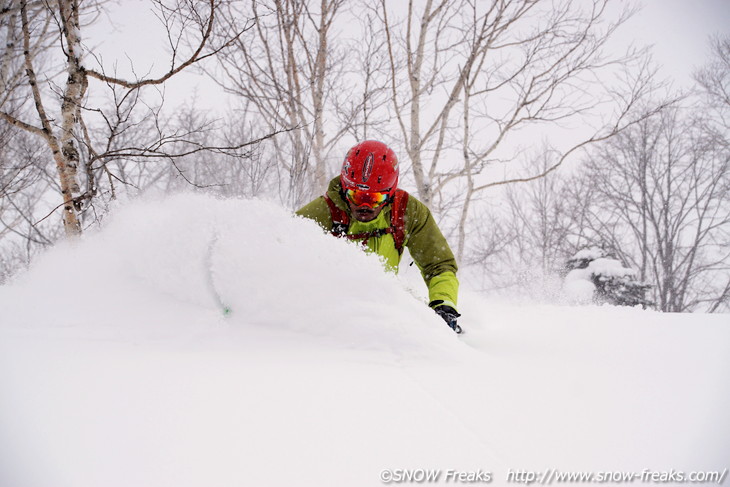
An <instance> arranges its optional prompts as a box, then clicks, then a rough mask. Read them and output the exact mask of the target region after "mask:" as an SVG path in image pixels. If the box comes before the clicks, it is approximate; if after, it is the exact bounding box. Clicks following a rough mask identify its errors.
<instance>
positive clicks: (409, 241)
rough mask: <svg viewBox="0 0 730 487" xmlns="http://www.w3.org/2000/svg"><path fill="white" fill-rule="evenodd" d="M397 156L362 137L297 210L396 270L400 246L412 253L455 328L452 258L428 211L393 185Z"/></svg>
mask: <svg viewBox="0 0 730 487" xmlns="http://www.w3.org/2000/svg"><path fill="white" fill-rule="evenodd" d="M398 174H399V169H398V158H397V157H396V155H395V153H394V152H393V151H392V150H391V149H390V148H389V147H388V146H387V145H385V144H384V143H382V142H378V141H375V140H366V141H364V142H361V143H359V144H357V145H356V146H354V147H353V148H352V149H350V150H349V151H348V152H347V156H346V157H345V162H344V163H343V165H342V172H341V174H340V175H339V176H337V177H335V178H334V179H332V180H331V181H330V183H329V187H328V189H327V192H326V193H325V194H324V195H323V196H320V197H318V198H316V199H315V200H313V201H311V202H310V203H308V204H307V205H305V206H304V207H302V208H301V209H299V211H297V215H300V216H303V217H305V218H309V219H312V220H314V221H316V222H317V223H318V224H319V225H320V226H322V227H323V228H324V229H325V230H328V231H330V232H331V233H332V234H333V235H335V236H337V237H343V238H347V239H350V240H359V241H361V242H362V244H363V246H364V247H365V249H366V251H368V252H374V253H376V254H378V255H380V256H381V257H382V258H383V260H384V262H385V266H386V268H388V269H389V270H392V271H393V272H397V271H398V264H399V263H400V259H401V254H402V253H403V247H408V251H409V252H410V254H411V257H413V260H414V261H415V263H416V265H418V268H419V269H420V271H421V275H422V276H423V280H424V281H425V282H426V286H427V287H428V295H429V301H430V302H429V306H430V307H431V308H432V309H433V310H434V311H435V312H436V313H438V315H439V316H441V318H443V319H444V321H446V323H447V324H448V325H449V326H450V327H451V328H452V329H453V330H454V331H455V332H456V333H461V332H462V330H461V327H460V326H459V325H458V324H457V318H458V317H459V316H461V315H460V314H459V313H458V312H457V311H456V299H457V294H458V291H459V281H458V279H457V278H456V271H457V266H456V259H454V254H453V253H452V252H451V249H450V248H449V244H448V243H447V242H446V239H445V238H444V236H443V234H442V233H441V230H439V228H438V226H437V225H436V221H435V220H434V219H433V216H431V211H430V210H429V209H428V208H427V207H426V205H424V204H423V203H421V202H420V201H418V200H417V199H416V198H414V197H413V196H410V195H409V194H408V193H407V192H405V191H404V190H402V189H398Z"/></svg>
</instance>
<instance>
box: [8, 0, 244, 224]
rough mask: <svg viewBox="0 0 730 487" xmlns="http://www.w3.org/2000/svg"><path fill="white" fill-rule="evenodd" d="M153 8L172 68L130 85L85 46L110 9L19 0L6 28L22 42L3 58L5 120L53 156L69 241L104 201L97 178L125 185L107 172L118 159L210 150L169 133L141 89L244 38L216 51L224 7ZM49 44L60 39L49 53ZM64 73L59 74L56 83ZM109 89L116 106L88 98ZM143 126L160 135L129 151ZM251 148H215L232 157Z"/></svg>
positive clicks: (144, 135) (175, 3)
mask: <svg viewBox="0 0 730 487" xmlns="http://www.w3.org/2000/svg"><path fill="white" fill-rule="evenodd" d="M151 4H152V5H153V7H154V8H155V9H156V14H157V16H158V18H159V19H160V21H161V22H162V25H163V28H164V29H165V31H166V34H167V39H168V42H169V46H168V47H169V52H170V62H169V64H168V67H167V69H166V70H165V71H164V72H163V73H161V74H159V75H155V76H149V77H137V76H135V77H134V78H132V79H124V78H122V77H119V76H116V75H115V74H112V73H108V72H106V70H105V68H104V65H103V64H102V63H101V60H100V59H98V58H96V57H95V54H94V52H93V51H89V49H88V48H87V47H86V45H85V44H84V43H83V42H82V32H83V28H84V26H85V25H87V24H88V23H89V22H93V21H94V19H95V18H96V16H97V15H98V14H99V12H100V11H101V10H102V9H103V8H104V3H103V2H94V1H87V2H82V1H80V0H56V1H53V2H47V1H44V2H33V1H30V0H14V1H13V2H10V4H9V7H8V9H7V11H8V14H7V15H8V17H7V18H8V20H7V22H6V21H5V20H4V21H3V24H2V27H3V28H4V29H5V32H6V38H8V39H19V40H20V45H18V46H15V45H13V47H12V49H11V48H10V47H8V49H7V50H6V51H5V53H4V58H3V70H4V71H3V79H4V80H5V81H4V84H5V86H7V87H8V89H9V92H7V93H6V94H4V95H3V99H2V105H1V106H0V118H1V119H3V120H4V121H5V122H7V123H9V124H11V125H13V126H14V127H17V128H20V129H22V130H25V131H27V132H29V133H31V134H33V135H35V136H37V137H39V138H40V139H41V140H42V141H43V142H44V143H45V145H46V147H47V148H48V150H49V151H50V153H51V154H52V157H53V160H54V162H55V166H56V170H57V175H58V176H57V177H58V181H59V190H60V192H61V195H62V201H63V203H62V205H60V206H62V208H63V222H64V228H65V233H66V235H77V234H79V233H80V232H81V229H82V225H81V216H82V212H83V210H84V208H85V207H88V205H89V202H90V201H92V200H93V199H94V198H95V196H96V195H97V194H98V184H99V183H100V181H99V180H98V172H99V171H106V173H107V176H108V177H109V180H110V181H112V180H113V179H116V180H118V181H119V182H123V183H126V181H125V180H124V177H123V175H120V174H116V175H114V174H112V173H111V172H110V171H109V166H108V164H109V163H110V162H111V161H115V160H119V159H127V160H129V159H135V158H145V159H148V160H149V159H156V160H164V161H174V160H175V159H176V158H179V157H184V156H186V155H189V154H192V153H196V152H201V151H205V150H208V149H210V148H209V147H205V146H201V145H200V143H198V142H196V141H195V140H193V138H192V137H190V133H191V132H184V131H177V130H175V129H172V130H169V127H166V124H164V123H162V120H161V111H160V106H159V105H158V106H153V105H150V104H149V103H148V102H146V101H144V100H143V98H142V92H143V90H144V89H146V88H153V89H154V87H157V86H161V85H162V84H163V83H165V82H166V81H167V80H169V79H170V78H172V77H173V76H176V75H177V74H179V73H180V72H182V71H183V70H185V69H187V68H189V67H190V66H193V65H195V64H197V63H200V62H201V61H203V60H205V59H207V58H211V57H213V56H215V55H217V54H218V53H220V52H221V51H222V50H224V49H226V48H227V47H229V45H230V44H231V42H232V41H233V40H235V39H236V38H237V37H238V36H239V35H240V34H241V33H242V32H241V31H239V32H236V33H234V35H233V37H232V38H231V39H229V40H228V42H222V43H221V42H219V43H218V44H216V45H215V46H214V45H213V44H212V42H211V39H212V35H213V32H214V29H215V26H216V22H217V19H218V16H219V9H220V4H219V2H217V1H216V0H206V1H185V0H171V1H165V0H151ZM3 18H5V14H4V17H3ZM49 33H50V34H51V35H50V36H49ZM54 36H55V37H54ZM49 38H50V39H52V40H53V41H55V42H53V44H52V47H53V49H52V50H51V49H50V48H51V45H49V44H48V41H47V39H49ZM43 49H46V51H45V53H46V55H47V56H48V57H50V61H49V62H48V66H45V65H42V64H41V63H40V62H39V59H38V55H39V53H40V52H43ZM6 61H7V62H6ZM21 63H22V66H21V65H20V64H21ZM6 66H7V69H6ZM58 72H60V73H62V75H61V76H56V73H58ZM92 90H96V91H94V93H91V91H92ZM104 90H107V93H108V94H107V95H106V99H107V100H109V102H107V103H104V102H101V103H99V102H98V101H97V102H94V103H92V102H91V101H90V100H92V99H94V100H98V96H100V93H101V92H103V91H104ZM92 94H95V95H96V96H92ZM28 101H32V103H30V104H29V103H27V102H28ZM29 105H30V106H32V109H29V108H30V106H29ZM31 112H32V114H31ZM142 126H146V127H147V128H149V127H152V128H153V129H152V130H145V131H138V132H137V133H136V134H135V135H136V137H126V142H128V143H129V145H127V144H121V143H120V142H122V141H123V140H124V139H125V136H128V135H130V134H129V133H130V132H131V131H133V130H134V129H135V128H138V127H142ZM132 139H134V140H132ZM250 143H251V142H241V143H238V144H235V145H233V146H230V147H219V148H218V149H219V150H227V151H232V152H235V151H237V150H239V149H241V148H243V147H245V146H247V145H248V144H250ZM82 183H85V185H82Z"/></svg>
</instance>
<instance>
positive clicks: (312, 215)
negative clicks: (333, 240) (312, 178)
mask: <svg viewBox="0 0 730 487" xmlns="http://www.w3.org/2000/svg"><path fill="white" fill-rule="evenodd" d="M296 214H297V215H298V216H302V217H304V218H309V219H310V220H314V221H316V222H317V223H318V224H319V226H321V227H322V228H324V229H325V230H331V229H332V214H331V213H330V209H329V207H328V206H327V202H326V201H325V200H324V198H323V197H321V196H320V197H318V198H316V199H314V200H312V201H310V202H309V203H307V204H306V205H304V206H302V207H301V208H299V209H298V210H297V212H296Z"/></svg>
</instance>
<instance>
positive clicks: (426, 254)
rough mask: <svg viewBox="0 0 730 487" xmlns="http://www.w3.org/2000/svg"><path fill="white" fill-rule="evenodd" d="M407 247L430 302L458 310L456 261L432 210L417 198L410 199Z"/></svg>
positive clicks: (407, 217) (407, 211)
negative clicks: (418, 270)
mask: <svg viewBox="0 0 730 487" xmlns="http://www.w3.org/2000/svg"><path fill="white" fill-rule="evenodd" d="M406 247H408V251H409V252H410V254H411V257H413V260H414V261H415V262H416V265H418V268H419V269H420V270H421V275H422V276H423V280H424V281H425V282H426V286H427V287H428V298H429V301H430V302H431V303H433V302H434V301H442V303H439V304H445V305H448V306H451V307H453V308H454V309H456V302H457V297H458V294H459V280H458V279H457V278H456V271H457V270H458V267H457V265H456V259H455V258H454V254H453V253H452V252H451V248H450V247H449V244H448V242H447V241H446V238H444V236H443V234H442V233H441V230H440V229H439V227H438V225H437V224H436V220H434V218H433V215H431V211H430V210H429V209H428V208H427V207H426V205H424V204H423V203H421V202H420V201H418V200H417V199H416V198H413V197H410V198H409V199H408V207H407V209H406Z"/></svg>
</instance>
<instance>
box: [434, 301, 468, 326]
mask: <svg viewBox="0 0 730 487" xmlns="http://www.w3.org/2000/svg"><path fill="white" fill-rule="evenodd" d="M430 306H431V307H433V310H434V311H435V312H436V314H437V315H439V316H440V317H441V318H443V320H444V321H445V322H446V324H447V325H449V326H450V327H451V329H452V330H454V331H455V332H456V333H457V334H460V333H463V330H462V329H461V327H460V326H459V324H458V323H457V322H456V319H457V318H458V317H459V316H461V315H460V314H459V312H458V311H456V310H455V309H454V308H452V307H451V306H448V305H446V304H438V301H432V302H431V303H430Z"/></svg>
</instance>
